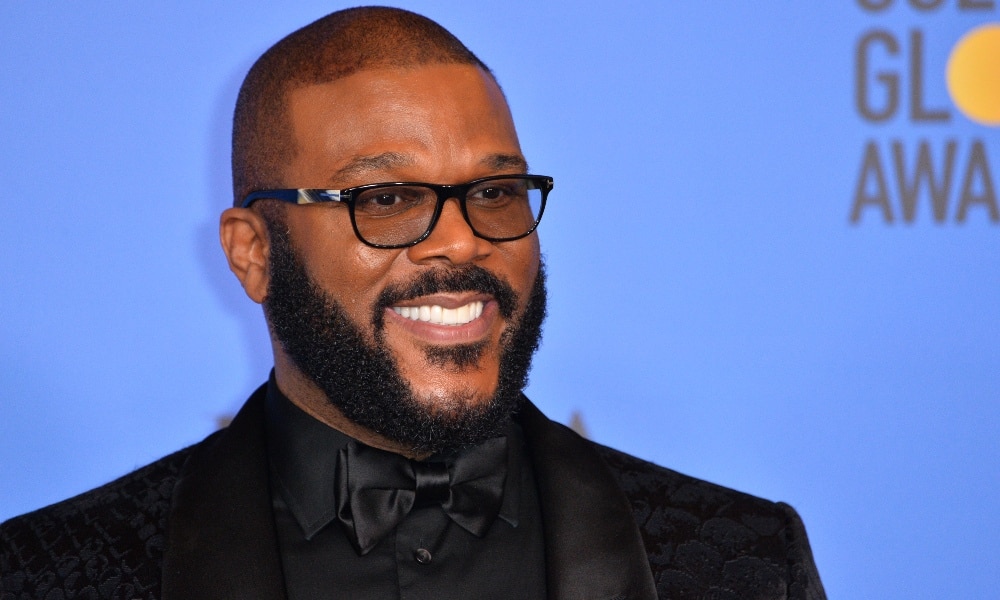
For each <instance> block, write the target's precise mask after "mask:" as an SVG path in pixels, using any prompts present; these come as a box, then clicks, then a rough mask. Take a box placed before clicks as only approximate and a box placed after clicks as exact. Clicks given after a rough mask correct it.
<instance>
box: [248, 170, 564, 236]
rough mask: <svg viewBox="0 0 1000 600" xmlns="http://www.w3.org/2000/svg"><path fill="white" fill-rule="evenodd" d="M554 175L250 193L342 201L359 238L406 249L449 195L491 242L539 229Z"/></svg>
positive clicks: (252, 198) (425, 232)
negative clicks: (440, 183) (443, 183)
mask: <svg viewBox="0 0 1000 600" xmlns="http://www.w3.org/2000/svg"><path fill="white" fill-rule="evenodd" d="M551 190H552V178H551V177H546V176H544V175H496V176H494V177H483V178H482V179H476V180H474V181H470V182H468V183H462V184H458V185H437V184H433V183H371V184H368V185H359V186H356V187H351V188H346V189H343V190H323V189H286V190H261V191H259V192H252V193H250V194H248V195H247V197H246V198H244V199H243V207H244V208H246V207H248V206H250V205H251V204H253V203H254V202H256V201H257V200H264V199H273V200H280V201H282V202H288V203H291V204H313V203H317V202H343V203H344V204H346V205H347V207H348V209H349V211H350V214H351V225H352V226H353V227H354V233H355V235H357V236H358V239H359V240H361V241H362V242H364V243H365V244H368V245H369V246H373V247H375V248H386V249H391V248H406V247H407V246H413V245H414V244H419V243H420V242H422V241H424V240H425V239H427V237H428V236H429V235H430V234H431V231H432V230H433V229H434V225H436V224H437V221H438V218H439V217H440V216H441V210H442V208H443V207H444V203H445V201H446V200H448V199H449V198H454V199H456V200H457V201H458V205H459V207H460V208H461V210H462V216H463V217H465V222H466V223H468V224H469V227H470V228H472V232H473V233H474V234H475V235H476V236H477V237H480V238H483V239H485V240H489V241H491V242H509V241H512V240H517V239H520V238H523V237H525V236H527V235H529V234H530V233H531V232H532V231H534V230H535V228H536V227H538V222H539V221H540V220H541V219H542V211H544V210H545V199H546V198H547V197H548V195H549V191H551Z"/></svg>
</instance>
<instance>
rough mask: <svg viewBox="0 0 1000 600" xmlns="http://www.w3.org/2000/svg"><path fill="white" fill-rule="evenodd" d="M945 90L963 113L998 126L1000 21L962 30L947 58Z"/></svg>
mask: <svg viewBox="0 0 1000 600" xmlns="http://www.w3.org/2000/svg"><path fill="white" fill-rule="evenodd" d="M948 92H949V93H950V94H951V99H952V100H953V101H954V102H955V106H957V107H958V109H959V110H961V111H962V112H963V113H965V116H967V117H969V118H970V119H972V120H973V121H976V122H977V123H981V124H983V125H992V126H1000V23H989V24H987V25H983V26H981V27H977V28H975V29H973V30H972V31H970V32H969V33H967V34H965V36H963V37H962V39H961V40H959V42H958V44H956V45H955V48H954V49H953V50H952V51H951V57H950V58H949V59H948Z"/></svg>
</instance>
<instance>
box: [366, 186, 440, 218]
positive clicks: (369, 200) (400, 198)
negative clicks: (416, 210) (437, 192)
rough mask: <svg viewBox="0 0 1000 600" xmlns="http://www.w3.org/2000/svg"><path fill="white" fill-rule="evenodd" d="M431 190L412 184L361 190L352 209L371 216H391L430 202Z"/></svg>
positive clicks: (431, 198) (431, 200) (431, 199)
mask: <svg viewBox="0 0 1000 600" xmlns="http://www.w3.org/2000/svg"><path fill="white" fill-rule="evenodd" d="M432 196H433V192H432V191H430V190H427V189H425V188H420V187H414V186H392V187H378V188H374V189H370V190H366V191H364V192H362V193H361V194H360V195H359V196H358V198H357V200H355V203H354V210H355V211H356V212H360V213H362V214H368V215H372V216H392V215H396V214H399V213H402V212H406V211H407V210H410V209H411V208H413V207H415V206H420V205H422V204H425V203H427V202H431V203H432V204H431V205H432V206H433V197H432Z"/></svg>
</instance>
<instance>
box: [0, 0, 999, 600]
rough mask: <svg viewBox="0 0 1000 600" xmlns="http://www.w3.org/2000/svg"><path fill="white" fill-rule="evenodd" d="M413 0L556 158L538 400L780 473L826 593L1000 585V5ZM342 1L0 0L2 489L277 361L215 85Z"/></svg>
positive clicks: (549, 408) (65, 469) (107, 449)
mask: <svg viewBox="0 0 1000 600" xmlns="http://www.w3.org/2000/svg"><path fill="white" fill-rule="evenodd" d="M405 6H406V7H407V8H411V9H413V10H416V11H418V12H422V13H424V14H427V15H428V16H430V17H432V18H434V19H436V20H438V21H439V22H441V23H442V24H443V25H445V26H446V27H448V28H449V29H451V30H452V31H453V32H454V33H455V34H457V35H458V37H460V38H461V39H462V40H464V41H465V42H466V43H467V44H468V45H469V46H470V47H471V48H472V49H473V50H474V51H475V52H476V53H477V54H479V55H480V56H481V57H482V58H483V59H484V60H485V61H486V62H487V63H488V64H489V65H490V66H491V67H492V68H493V69H494V70H495V71H496V73H497V75H498V77H499V79H500V82H501V84H502V85H503V86H504V89H505V91H506V93H507V96H508V98H509V100H510V104H511V106H512V109H513V112H514V116H515V120H516V122H517V124H518V127H519V131H520V135H521V140H522V144H523V147H524V150H525V152H526V153H527V155H528V157H529V159H530V160H531V163H532V170H533V171H537V172H540V173H545V174H549V175H552V176H554V177H555V180H556V188H555V191H554V192H553V194H552V197H551V201H550V206H549V209H548V210H547V211H546V217H545V221H544V222H543V224H542V228H541V236H542V245H543V251H544V253H545V255H546V258H547V261H548V266H549V272H550V278H551V298H552V301H551V306H550V317H549V320H548V323H547V327H546V332H545V339H544V342H543V348H542V349H541V351H540V353H539V355H538V358H537V360H536V363H535V369H534V371H533V374H532V380H531V386H530V389H529V390H528V392H529V395H530V396H531V397H532V398H533V399H534V400H535V401H536V402H537V403H538V404H539V405H540V406H541V407H542V408H543V410H545V411H546V412H547V413H548V414H549V415H550V416H552V417H553V418H556V419H558V420H562V421H567V420H568V419H569V417H570V415H571V414H572V413H573V412H574V411H579V412H580V413H581V414H582V416H583V420H584V423H585V424H586V426H587V428H588V430H589V434H590V436H591V437H592V438H594V439H596V440H597V441H600V442H602V443H605V444H609V445H612V446H616V447H619V448H621V449H623V450H626V451H629V452H631V453H633V454H637V455H640V456H643V457H646V458H649V459H652V460H654V461H656V462H658V463H661V464H664V465H666V466H670V467H672V468H674V469H677V470H680V471H683V472H687V473H690V474H693V475H697V476H700V477H703V478H706V479H709V480H712V481H716V482H718V483H722V484H725V485H728V486H732V487H736V488H739V489H742V490H745V491H748V492H751V493H754V494H757V495H761V496H764V497H768V498H772V499H781V500H785V501H787V502H790V503H791V504H793V505H794V506H795V507H796V508H797V509H798V510H799V511H800V512H801V513H802V515H803V517H804V519H805V521H806V524H807V526H808V529H809V533H810V537H811V539H812V544H813V548H814V551H815V554H816V559H817V562H818V564H819V567H820V570H821V573H822V575H823V579H824V581H825V583H826V586H827V589H828V592H829V593H830V595H831V597H833V598H900V599H902V598H905V599H916V598H928V599H931V598H933V599H938V598H946V597H947V598H991V597H995V594H996V590H997V589H998V588H1000V571H998V569H996V568H995V566H994V560H995V558H994V557H995V556H996V555H997V554H998V553H1000V535H998V534H1000V517H998V512H997V511H996V509H995V506H996V500H995V496H996V495H997V492H998V491H1000V442H998V437H1000V436H998V433H1000V432H998V425H997V423H998V420H1000V408H998V402H997V397H998V394H1000V376H998V364H997V363H998V361H997V357H998V350H997V347H998V340H1000V319H998V307H1000V285H998V284H1000V235H998V234H1000V216H998V215H997V214H996V207H997V192H998V191H1000V135H998V134H1000V129H998V128H997V127H996V126H990V125H985V124H980V123H977V122H975V121H972V120H970V119H969V118H968V117H967V116H966V115H965V114H963V113H962V112H961V111H960V110H959V108H958V107H957V106H956V101H955V100H953V98H952V96H951V95H950V94H949V90H948V87H947V85H946V79H945V73H946V69H947V62H948V57H949V55H950V53H951V52H952V49H953V48H954V47H955V46H956V44H959V43H960V40H962V39H963V36H966V35H967V34H969V33H970V32H972V31H973V30H974V29H975V28H976V27H979V26H981V25H984V24H987V23H991V22H992V23H996V22H997V21H1000V7H997V6H996V5H995V4H994V2H993V1H992V0H947V1H944V0H922V1H918V0H895V1H892V0H867V1H865V2H862V1H860V0H858V1H848V0H841V1H840V2H824V3H818V2H816V3H804V2H801V3H793V2H780V3H779V2H773V3H767V4H764V3H760V2H748V1H736V0H733V1H730V2H711V3H710V2H655V3H654V2H648V3H638V2H605V1H601V2H591V3H581V2H579V1H578V0H576V1H572V2H570V1H562V2H547V3H538V2H528V1H520V0H517V1H509V2H504V3H499V2H468V1H462V2H458V1H455V2H440V1H434V2H431V1H429V0H428V1H413V2H409V3H406V4H405ZM340 7H341V6H340V5H339V4H338V3H337V2H332V3H331V2H318V1H309V0H301V1H293V2H286V3H283V5H282V8H280V9H279V8H277V7H276V6H274V5H272V3H265V2H254V1H247V0H239V1H236V0H231V1H215V2H211V3H205V2H183V3H182V2H176V3H170V4H158V5H148V4H145V3H144V4H138V3H132V2H124V1H123V2H104V3H101V4H100V6H99V7H95V5H93V4H91V3H68V2H66V3H60V4H52V3H46V4H44V5H43V4H41V3H39V4H37V5H36V4H28V3H15V2H6V3H2V4H0V40H2V44H3V48H4V50H3V52H2V53H0V140H2V142H0V143H2V146H0V147H2V149H0V174H2V179H0V189H2V190H3V200H2V202H3V218H0V265H2V267H0V268H2V271H0V274H2V284H0V285H2V286H3V287H2V291H3V293H2V294H0V339H2V343H0V352H2V354H0V359H2V361H3V368H2V371H0V373H2V375H0V384H2V389H3V390H4V395H3V400H2V403H3V405H2V406H3V409H4V411H3V412H4V418H3V419H0V518H6V517H10V516H13V515H15V514H17V513H20V512H23V511H26V510H30V509H33V508H36V507H38V506H41V505H43V504H47V503H50V502H54V501H56V500H59V499H61V498H64V497H66V496H69V495H72V494H75V493H79V492H82V491H84V490H85V489H87V488H89V487H92V486H94V485H97V484H99V483H101V482H104V481H106V480H109V479H111V478H112V477H115V476H117V475H119V474H122V473H124V472H125V471H127V470H129V469H131V468H133V467H135V466H138V465H141V464H143V463H145V462H147V461H149V460H152V459H154V458H156V457H158V456H160V455H163V454H165V453H167V452H170V451H172V450H174V449H177V448H178V447H180V446H182V445H186V444H189V443H192V442H195V441H197V440H199V439H200V438H201V437H203V436H204V435H206V434H207V433H209V432H210V431H212V430H213V429H214V428H215V427H216V423H217V419H219V418H220V417H223V416H225V415H227V414H229V413H231V412H233V411H234V410H235V409H236V408H237V407H238V406H239V404H240V402H241V401H242V400H243V399H244V398H245V397H246V396H247V395H248V394H249V392H250V391H252V390H253V389H254V387H255V386H256V385H258V384H259V383H260V382H261V381H263V380H264V378H265V377H266V375H267V371H268V369H269V367H270V356H269V346H268V342H267V339H266V333H265V329H264V326H263V319H262V317H261V315H260V310H259V307H257V306H256V305H254V304H252V303H251V302H250V301H248V300H247V299H246V298H245V297H244V296H243V294H242V291H241V289H240V288H239V285H238V284H237V282H236V281H235V279H234V278H233V277H232V276H231V275H230V274H229V272H228V270H227V268H226V265H225V261H224V259H223V256H222V253H221V251H220V250H219V248H218V242H217V239H216V229H217V219H218V214H219V212H220V211H221V210H222V209H223V208H224V207H226V206H227V205H228V204H229V202H230V188H229V185H230V178H229V149H228V138H229V129H230V124H229V119H230V115H231V107H232V104H233V102H234V99H235V95H236V90H237V87H238V85H239V82H240V80H241V78H242V76H243V74H244V73H245V71H246V69H247V68H248V67H249V65H250V64H251V63H252V61H253V60H254V58H255V57H256V56H257V55H258V54H259V53H260V52H262V51H263V50H264V49H265V48H267V47H268V46H269V45H270V44H271V43H273V42H274V41H276V40H277V39H279V38H280V37H281V36H283V35H284V34H286V33H288V32H290V31H292V30H293V29H295V28H297V27H299V26H301V25H304V24H305V23H308V22H309V21H311V20H313V19H315V18H318V17H319V16H321V15H322V14H325V13H326V12H329V11H331V10H334V9H336V8H340ZM921 7H923V8H921ZM998 51H1000V50H998ZM998 85H1000V84H998ZM998 89H1000V87H998ZM982 93H987V94H989V93H995V96H993V97H992V100H991V99H990V98H987V100H988V101H993V102H995V103H998V104H1000V92H998V91H996V90H994V92H989V90H988V89H987V91H986V92H982ZM949 147H951V148H953V150H951V151H950V152H951V154H950V159H949ZM922 148H923V150H921V149H922ZM921 152H923V153H924V154H925V157H924V160H923V161H922V162H921V161H920V160H919V159H920V156H921V154H920V153H921ZM949 173H950V176H948V174H949ZM932 188H935V190H934V191H935V193H934V194H931V191H932ZM935 194H936V196H937V205H938V210H939V211H940V212H939V213H938V214H937V215H936V216H935V214H934V212H933V210H932V206H933V205H934V202H933V201H932V196H934V195H935ZM908 205H912V210H910V209H909V208H907V206H908ZM852 217H853V218H852ZM990 590H993V591H990Z"/></svg>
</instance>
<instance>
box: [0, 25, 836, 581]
mask: <svg viewBox="0 0 1000 600" xmlns="http://www.w3.org/2000/svg"><path fill="white" fill-rule="evenodd" d="M233 184H234V192H235V206H234V207H233V208H231V209H228V210H226V211H225V212H224V213H223V215H222V218H221V224H220V232H221V240H222V246H223V249H224V251H225V253H226V256H227V258H228V260H229V265H230V267H231V269H232V271H233V273H234V274H235V275H236V277H237V278H238V279H239V281H240V283H241V284H242V285H243V288H244V290H245V291H246V293H247V295H248V296H249V297H250V298H251V299H252V300H254V301H255V302H259V303H261V304H262V305H263V307H264V312H265V316H266V319H267V323H268V327H269V331H270V333H271V339H272V346H273V351H274V371H273V373H272V376H271V378H270V380H269V382H268V383H267V384H266V385H265V386H262V388H261V389H260V390H258V391H257V392H256V393H255V394H254V395H253V396H252V397H251V398H250V399H249V400H248V401H247V403H246V405H245V406H244V407H243V409H242V410H241V411H240V413H239V414H238V415H237V416H236V418H235V419H234V421H233V423H232V424H231V426H230V427H228V428H227V429H225V430H223V431H221V432H218V433H216V434H214V435H212V436H210V437H209V438H208V439H206V440H205V441H203V442H201V443H200V444H197V445H195V446H192V447H191V448H187V449H185V450H182V451H180V452H178V453H176V454H173V455H171V456H168V457H166V458H163V459H161V460H159V461H157V462H156V463H153V464H151V465H149V466H147V467H144V468H141V469H139V470H138V471H136V472H134V473H132V474H130V475H127V476H125V477H123V478H122V479H119V480H117V481H115V482H112V483H110V484H108V485H106V486H104V487H102V488H98V489H96V490H93V491H91V492H88V493H86V494H83V495H81V496H79V497H77V498H73V499H70V500H67V501H65V502H62V503H60V504H56V505H54V506H51V507H48V508H45V509H42V510H40V511H37V512H35V513H31V514H28V515H24V516H21V517H18V518H15V519H12V520H11V521H8V522H7V523H5V524H4V525H3V526H2V528H0V543H2V553H0V570H2V576H0V577H2V578H0V590H2V594H0V597H2V600H8V599H10V600H13V599H15V598H76V597H81V598H124V599H131V598H168V599H169V598H183V599H195V598H205V599H213V600H216V599H219V598H292V599H306V598H308V599H313V598H545V597H548V598H567V599H568V598H573V599H577V598H594V599H610V598H656V597H660V598H694V597H697V598H823V597H824V594H823V590H822V586H821V584H820V581H819V578H818V575H817V573H816V569H815V566H814V565H813V562H812V557H811V554H810V550H809V546H808V542H807V540H806V536H805V531H804V529H803V527H802V524H801V521H800V520H799V519H798V517H797V515H796V514H795V512H794V511H793V510H792V509H791V508H790V507H788V506H786V505H782V504H774V503H771V502H768V501H764V500H760V499H757V498H753V497H750V496H747V495H744V494H741V493H738V492H734V491H731V490H726V489H724V488H720V487H717V486H714V485H711V484H708V483H705V482H702V481H698V480H695V479H692V478H689V477H686V476H683V475H680V474H677V473H674V472H672V471H668V470H666V469H662V468H660V467H656V466H654V465H652V464H650V463H647V462H644V461H641V460H639V459H636V458H633V457H630V456H627V455H624V454H621V453H619V452H616V451H614V450H611V449H608V448H605V447H602V446H598V445H596V444H592V443H589V442H587V441H585V440H583V439H581V438H579V437H577V436H576V435H575V434H573V433H571V432H570V431H569V430H567V429H565V428H564V427H562V426H559V425H556V424H554V423H552V422H550V421H548V420H547V419H546V418H545V417H544V416H543V415H542V414H541V413H540V412H539V411H538V410H537V409H536V408H535V407H534V406H533V405H531V404H530V403H529V402H528V401H527V400H526V399H525V398H524V397H523V396H522V395H521V389H522V388H523V387H524V385H525V382H526V378H527V373H528V369H529V364H530V359H531V356H532V354H533V353H534V351H535V349H536V348H537V346H538V340H539V336H540V331H541V323H542V320H543V318H544V314H545V276H544V269H543V265H542V263H541V260H540V254H539V244H538V235H537V231H536V227H537V225H538V223H539V220H540V219H541V216H542V211H543V209H544V205H545V201H546V198H547V195H548V193H549V191H550V190H551V189H552V187H553V183H552V180H551V179H550V178H549V177H546V176H539V175H529V174H528V168H527V162H526V160H525V158H524V156H523V155H522V153H521V150H520V146H519V143H518V139H517V135H516V132H515V129H514V124H513V121H512V119H511V116H510V112H509V110H508V108H507V105H506V102H505V100H504V97H503V94H502V92H501V90H500V88H499V86H498V85H497V83H496V81H495V79H494V78H493V76H492V74H491V73H490V71H489V69H488V68H487V67H486V66H485V65H484V64H483V63H482V62H480V61H479V59H478V58H476V57H475V56H474V55H473V54H472V53H471V52H469V50H468V49H466V48H465V47H464V46H463V45H462V44H461V43H460V42H459V41H458V40H457V39H455V38H454V37H453V36H451V34H449V33H448V32H447V31H445V30H444V29H442V28H441V27H440V26H438V25H437V24H435V23H433V22H431V21H429V20H427V19H425V18H423V17H420V16H417V15H414V14H412V13H408V12H405V11H401V10H396V9H384V8H367V9H351V10H347V11H341V12H338V13H334V14H332V15H329V16H327V17H325V18H323V19H321V20H320V21H317V22H316V23H313V24H312V25H309V26H307V27H305V28H303V29H301V30H299V31H297V32H295V33H293V34H291V35H290V36H288V37H286V38H285V39H283V40H282V41H280V42H278V43H277V44H276V45H275V46H274V47H272V48H271V49H270V50H268V52H267V53H265V54H264V55H263V56H262V57H261V58H260V59H259V60H258V61H257V63H256V64H255V65H254V66H253V68H252V69H251V70H250V73H249V74H248V75H247V77H246V79H245V81H244V83H243V87H242V88H241V91H240V95H239V99H238V101H237V106H236V113H235V118H234V133H233Z"/></svg>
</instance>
